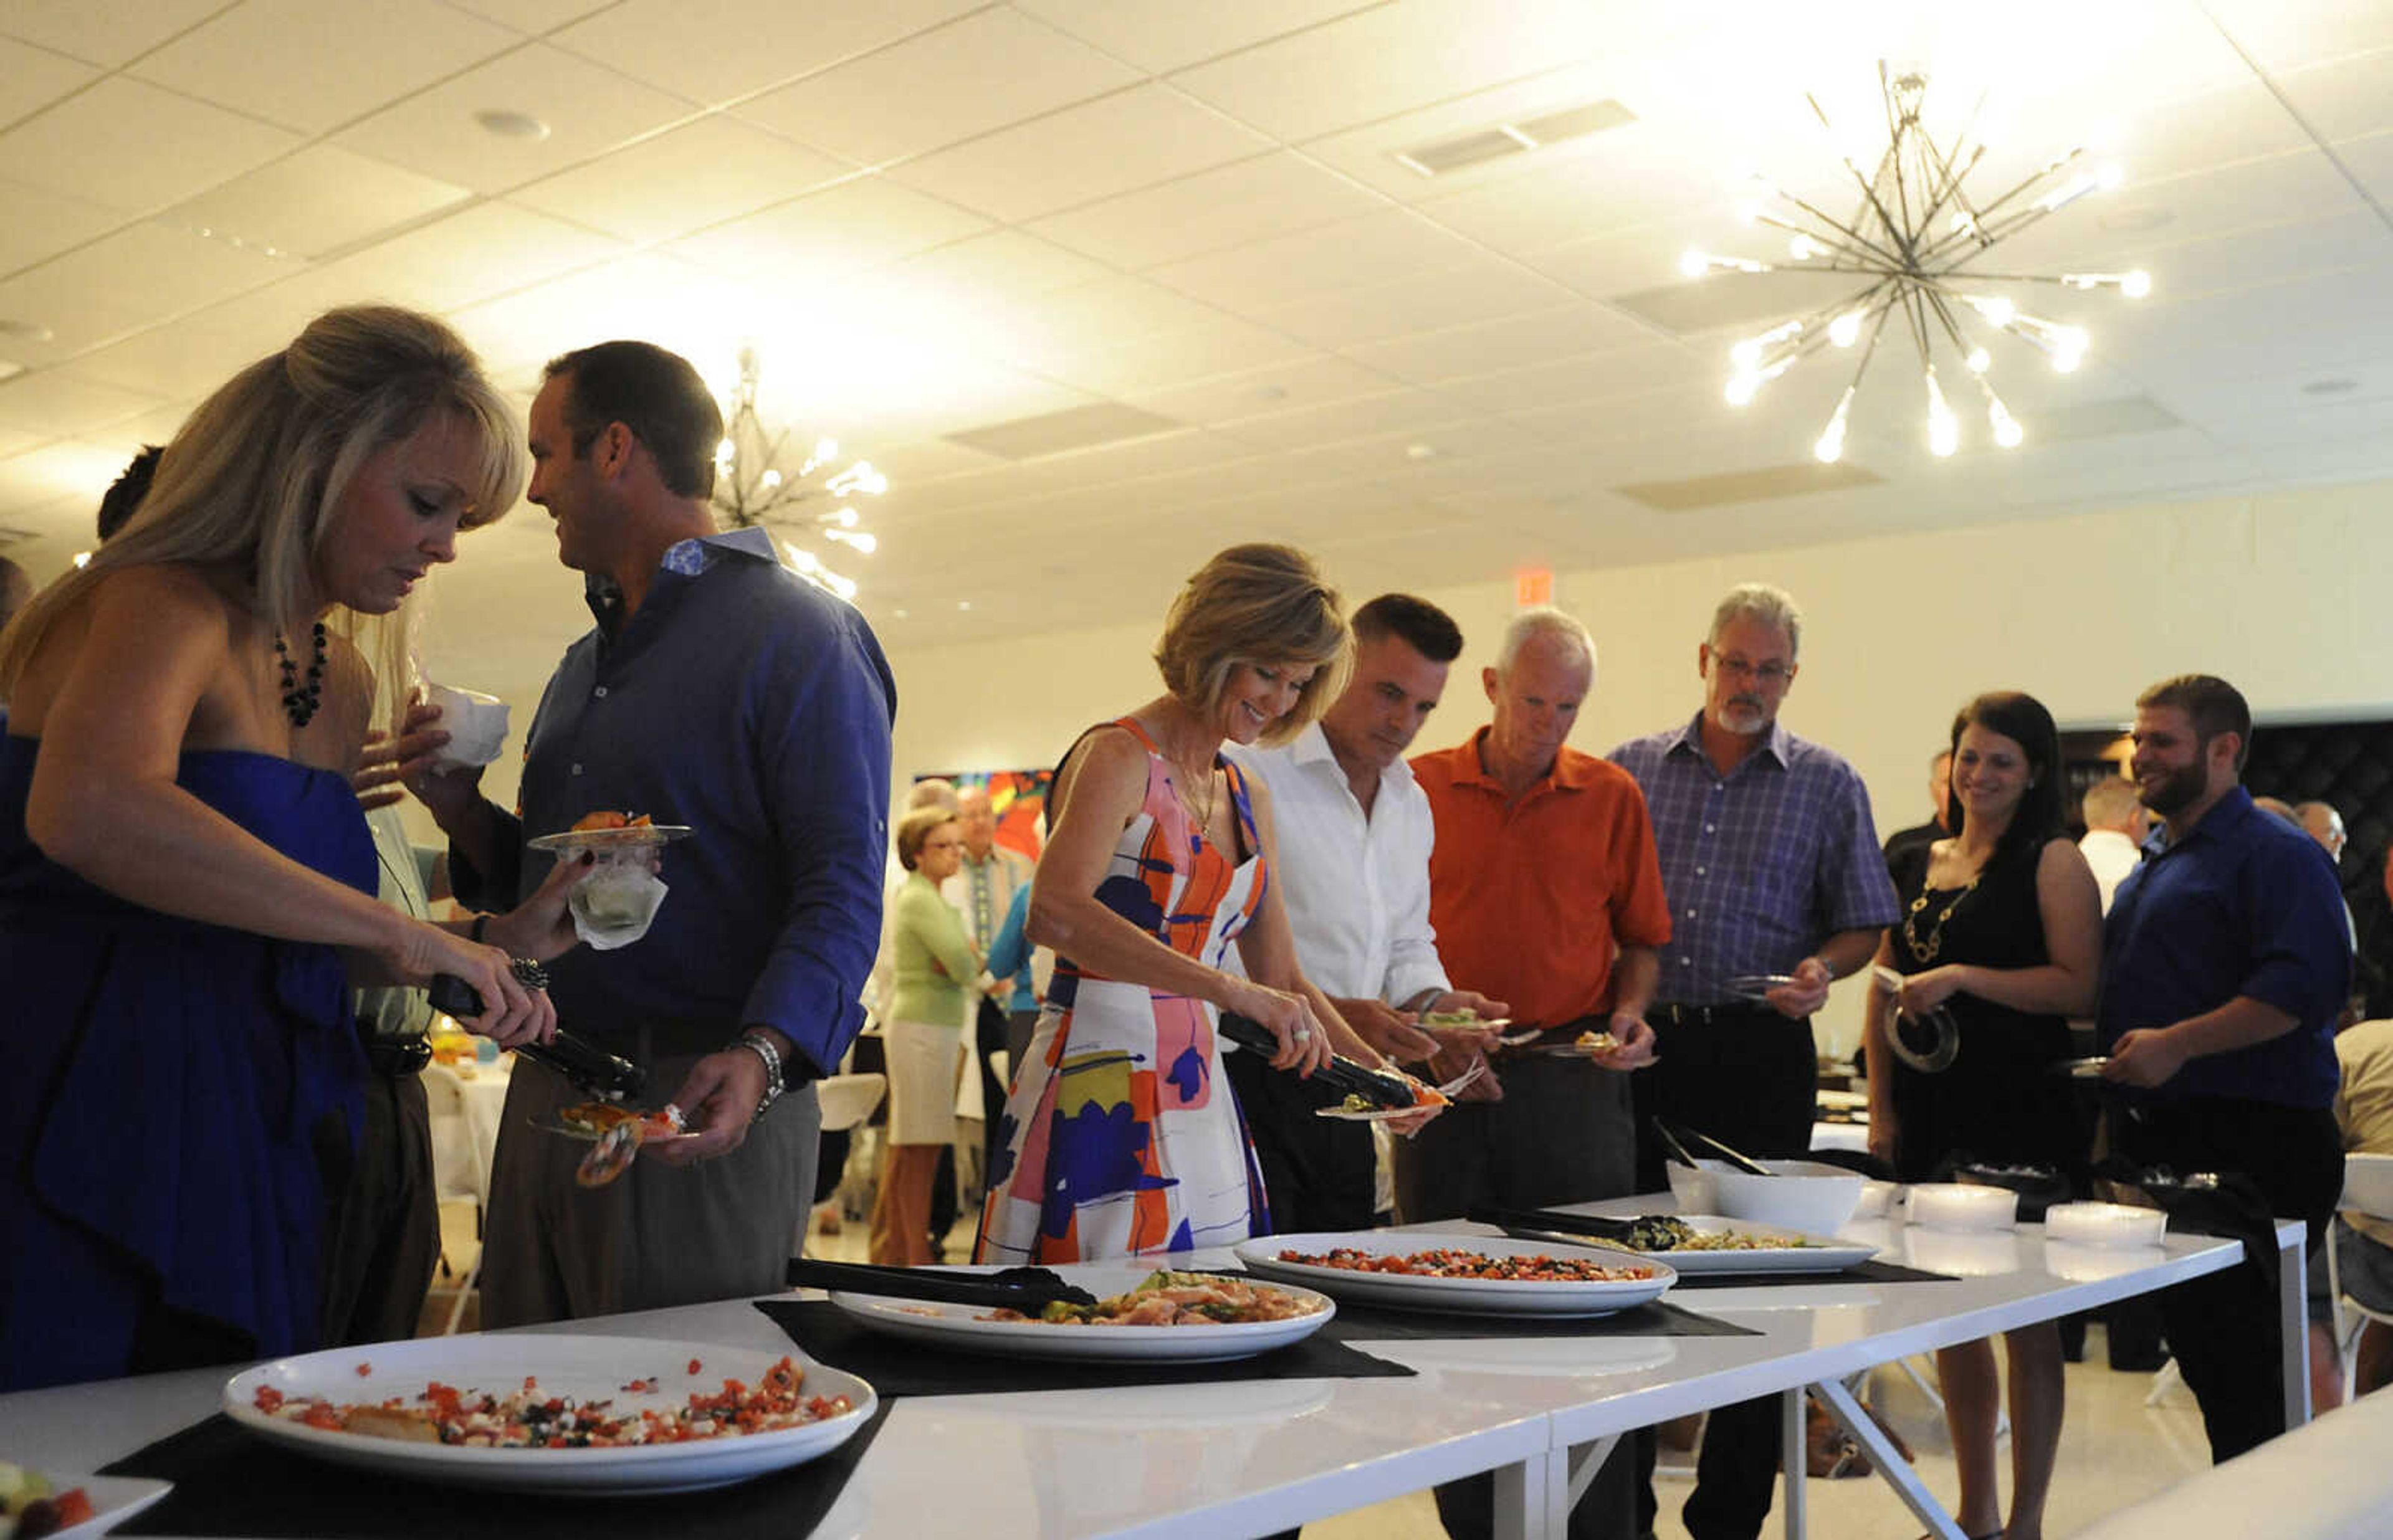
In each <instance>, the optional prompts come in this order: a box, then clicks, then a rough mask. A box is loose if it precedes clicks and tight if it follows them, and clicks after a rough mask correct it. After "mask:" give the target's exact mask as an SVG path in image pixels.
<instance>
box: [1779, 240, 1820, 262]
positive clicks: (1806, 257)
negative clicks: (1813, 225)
mask: <svg viewBox="0 0 2393 1540" xmlns="http://www.w3.org/2000/svg"><path fill="white" fill-rule="evenodd" d="M1823 250H1824V248H1823V247H1822V246H1821V244H1820V243H1819V242H1818V241H1814V240H1812V239H1811V237H1810V236H1808V235H1798V236H1797V237H1795V239H1794V240H1792V241H1788V242H1786V254H1787V255H1789V256H1791V257H1793V258H1794V259H1795V260H1796V261H1798V262H1809V261H1810V260H1811V258H1813V257H1815V256H1817V255H1819V254H1821V252H1822V251H1823Z"/></svg>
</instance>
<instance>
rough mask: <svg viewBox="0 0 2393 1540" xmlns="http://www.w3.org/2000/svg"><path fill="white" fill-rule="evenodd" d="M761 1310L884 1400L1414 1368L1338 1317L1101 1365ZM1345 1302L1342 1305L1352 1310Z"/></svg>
mask: <svg viewBox="0 0 2393 1540" xmlns="http://www.w3.org/2000/svg"><path fill="white" fill-rule="evenodd" d="M756 1308H757V1309H758V1310H760V1311H763V1312H765V1314H766V1315H768V1316H770V1317H772V1320H773V1324H774V1325H777V1326H779V1327H780V1328H781V1329H782V1330H783V1331H785V1332H787V1333H789V1335H790V1340H791V1341H792V1342H795V1343H796V1344H797V1345H798V1346H799V1347H801V1348H804V1350H805V1351H806V1354H807V1356H808V1357H810V1358H816V1359H819V1360H821V1361H822V1362H823V1363H825V1364H830V1365H831V1366H832V1367H834V1368H840V1369H845V1370H846V1371H847V1372H848V1373H850V1374H852V1375H859V1376H861V1377H863V1378H864V1379H866V1380H867V1381H869V1382H870V1384H871V1386H872V1388H873V1389H874V1390H878V1391H879V1392H880V1393H881V1394H882V1395H883V1396H884V1397H887V1396H961V1395H981V1394H998V1393H1003V1392H1009V1391H1021V1390H1108V1389H1111V1388H1112V1387H1115V1386H1119V1385H1198V1384H1218V1383H1223V1382H1225V1381H1232V1380H1244V1379H1378V1378H1387V1377H1402V1376H1406V1375H1410V1374H1412V1373H1413V1372H1414V1371H1413V1370H1411V1369H1408V1368H1406V1367H1405V1365H1403V1364H1391V1363H1389V1362H1388V1361H1387V1360H1386V1359H1384V1358H1374V1357H1372V1356H1371V1355H1370V1354H1369V1353H1366V1352H1360V1351H1356V1350H1354V1349H1353V1348H1350V1347H1348V1346H1346V1345H1345V1343H1344V1342H1343V1341H1342V1340H1341V1339H1340V1338H1338V1337H1336V1336H1334V1335H1333V1334H1334V1333H1335V1332H1336V1330H1337V1327H1338V1325H1339V1324H1340V1323H1339V1322H1337V1321H1332V1322H1331V1323H1330V1324H1329V1325H1327V1326H1325V1327H1324V1328H1322V1329H1321V1330H1320V1331H1317V1332H1314V1334H1313V1335H1312V1336H1311V1337H1308V1338H1305V1339H1304V1340H1302V1341H1301V1342H1293V1343H1290V1344H1289V1345H1288V1346H1287V1347H1285V1348H1275V1349H1273V1350H1272V1351H1269V1352H1265V1353H1257V1354H1256V1355H1255V1356H1254V1357H1252V1358H1236V1359H1232V1360H1230V1361H1229V1362H1228V1363H1226V1364H1188V1363H1173V1362H1157V1363H1152V1364H1098V1363H1092V1362H1089V1361H1087V1360H1084V1359H1049V1360H1040V1359H1028V1358H1000V1357H999V1356H997V1355H996V1354H993V1353H989V1354H983V1353H974V1352H964V1351H960V1350H957V1349H954V1348H949V1347H944V1346H933V1345H930V1344H927V1343H919V1342H909V1341H905V1340H902V1339H900V1338H894V1337H886V1336H883V1335H882V1334H881V1333H879V1332H876V1331H872V1330H870V1329H869V1328H867V1327H864V1326H860V1325H857V1324H856V1322H855V1321H854V1320H852V1319H851V1318H849V1317H848V1316H846V1315H844V1314H842V1313H841V1312H840V1310H839V1308H838V1307H837V1306H835V1305H833V1304H832V1303H830V1301H829V1300H828V1299H759V1300H757V1301H756ZM1339 1309H1340V1312H1343V1311H1344V1309H1345V1307H1344V1306H1342V1305H1341V1306H1340V1307H1339ZM1056 1329H1057V1330H1059V1331H1066V1330H1073V1329H1076V1328H1072V1327H1062V1326H1059V1327H1057V1328H1056ZM1088 1329H1092V1330H1093V1329H1095V1328H1088ZM1188 1329H1189V1330H1191V1331H1197V1330H1201V1329H1202V1328H1201V1327H1196V1326H1191V1327H1189V1328H1188Z"/></svg>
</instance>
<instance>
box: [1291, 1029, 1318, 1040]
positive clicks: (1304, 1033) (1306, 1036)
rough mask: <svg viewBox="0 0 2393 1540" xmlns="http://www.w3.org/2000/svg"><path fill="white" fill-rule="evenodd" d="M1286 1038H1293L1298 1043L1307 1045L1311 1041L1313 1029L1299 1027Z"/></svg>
mask: <svg viewBox="0 0 2393 1540" xmlns="http://www.w3.org/2000/svg"><path fill="white" fill-rule="evenodd" d="M1288 1036H1289V1037H1291V1038H1295V1039H1296V1040H1297V1041H1298V1042H1300V1043H1309V1042H1311V1041H1313V1028H1311V1027H1309V1026H1300V1027H1298V1028H1297V1029H1296V1030H1295V1031H1293V1032H1291V1033H1289V1034H1288Z"/></svg>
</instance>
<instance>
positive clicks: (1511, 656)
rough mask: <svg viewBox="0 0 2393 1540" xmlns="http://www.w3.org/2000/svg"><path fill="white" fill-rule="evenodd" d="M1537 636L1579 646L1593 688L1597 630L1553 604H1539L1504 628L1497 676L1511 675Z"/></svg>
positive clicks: (1517, 616) (1525, 610) (1524, 611)
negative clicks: (1591, 628) (1515, 664)
mask: <svg viewBox="0 0 2393 1540" xmlns="http://www.w3.org/2000/svg"><path fill="white" fill-rule="evenodd" d="M1538 636H1559V637H1561V638H1563V640H1564V641H1566V642H1568V643H1570V645H1571V646H1575V647H1576V648H1577V649H1578V651H1579V656H1580V657H1582V658H1585V659H1587V682H1588V685H1589V688H1593V687H1594V685H1595V636H1594V633H1591V632H1589V630H1588V629H1587V625H1586V622H1584V621H1582V620H1580V619H1579V618H1578V617H1577V616H1576V615H1573V614H1570V613H1568V612H1567V611H1564V610H1560V609H1556V608H1555V607H1553V606H1551V605H1538V606H1536V607H1533V608H1529V609H1524V610H1523V611H1521V613H1519V614H1518V615H1515V616H1513V617H1512V622H1511V624H1510V625H1508V626H1506V627H1505V628H1504V640H1503V642H1502V643H1501V644H1500V645H1498V646H1497V649H1496V677H1497V678H1498V679H1502V678H1505V677H1507V676H1508V675H1510V673H1511V672H1512V665H1513V663H1514V662H1516V661H1518V660H1519V659H1520V656H1521V649H1522V648H1523V647H1525V646H1528V645H1529V643H1530V641H1531V640H1532V639H1533V638H1535V637H1538Z"/></svg>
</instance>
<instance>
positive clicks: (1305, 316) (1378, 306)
mask: <svg viewBox="0 0 2393 1540" xmlns="http://www.w3.org/2000/svg"><path fill="white" fill-rule="evenodd" d="M1574 298H1576V296H1575V295H1574V294H1571V292H1570V291H1569V290H1567V289H1565V288H1563V286H1562V285H1561V284H1559V283H1556V282H1554V281H1552V280H1550V279H1546V278H1541V277H1539V276H1538V275H1536V273H1533V272H1529V271H1527V270H1526V269H1524V268H1519V267H1516V266H1514V265H1512V264H1510V263H1508V262H1504V261H1501V260H1499V259H1497V258H1495V257H1477V258H1474V259H1473V260H1472V261H1471V263H1469V264H1468V265H1467V266H1464V267H1460V268H1448V269H1447V270H1445V271H1444V272H1437V273H1424V274H1421V275H1420V276H1419V277H1417V278H1403V279H1398V280H1396V281H1394V282H1393V283H1375V284H1372V285H1370V286H1368V287H1366V288H1354V289H1343V290H1340V291H1337V292H1335V293H1332V294H1315V295H1314V296H1313V297H1311V298H1309V299H1306V300H1303V301H1301V303H1299V304H1297V305H1294V306H1290V307H1288V308H1286V309H1282V310H1272V311H1267V312H1265V313H1264V314H1263V315H1262V317H1261V318H1260V320H1262V323H1263V324H1264V325H1266V326H1271V327H1275V328H1276V329H1278V330H1280V331H1282V332H1285V333H1288V335H1289V336H1291V337H1295V338H1297V339H1298V340H1299V341H1301V342H1309V343H1311V344H1313V345H1314V346H1316V347H1325V348H1328V349H1331V350H1333V351H1341V350H1343V349H1345V348H1348V347H1353V346H1360V345H1362V344H1366V343H1372V342H1380V341H1385V340H1386V339H1388V338H1391V337H1402V336H1410V335H1413V334H1414V333H1423V332H1436V331H1441V330H1445V329H1447V328H1451V327H1458V326H1469V325H1471V324H1474V323H1477V322H1481V321H1490V320H1500V319H1501V318H1503V317H1506V316H1517V315H1520V314H1522V313H1523V312H1524V311H1531V310H1554V309H1559V308H1562V307H1564V306H1566V305H1568V304H1569V303H1570V302H1571V301H1572V300H1573V299H1574Z"/></svg>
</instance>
